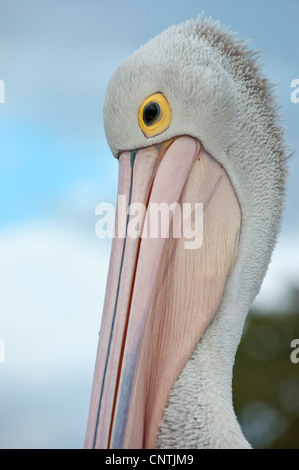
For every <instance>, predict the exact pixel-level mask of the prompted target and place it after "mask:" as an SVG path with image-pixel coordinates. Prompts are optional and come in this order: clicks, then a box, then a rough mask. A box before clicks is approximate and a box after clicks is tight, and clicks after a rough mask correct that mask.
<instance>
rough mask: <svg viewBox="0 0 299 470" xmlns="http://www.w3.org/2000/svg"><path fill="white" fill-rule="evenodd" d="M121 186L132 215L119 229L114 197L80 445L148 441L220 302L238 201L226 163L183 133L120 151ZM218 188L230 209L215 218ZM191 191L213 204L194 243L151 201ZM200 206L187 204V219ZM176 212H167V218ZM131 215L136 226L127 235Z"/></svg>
mask: <svg viewBox="0 0 299 470" xmlns="http://www.w3.org/2000/svg"><path fill="white" fill-rule="evenodd" d="M194 187H196V188H199V189H196V190H194ZM200 188H201V189H200ZM202 188H204V189H202ZM118 196H122V197H124V196H125V201H126V203H125V210H126V214H129V215H127V216H126V218H125V223H124V226H123V230H122V227H121V224H122V222H121V220H123V219H122V218H121V217H120V215H121V214H120V208H119V207H118V212H117V214H116V223H115V234H116V237H115V238H114V240H113V245H112V252H111V259H110V266H109V273H108V281H107V288H106V297H105V303H104V311H103V317H102V325H101V330H100V337H99V347H98V353H97V359H96V365H95V373H94V381H93V389H92V396H91V404H90V412H89V420H88V427H87V435H86V443H85V447H86V448H153V447H154V445H155V443H156V440H157V435H158V432H159V423H160V421H161V419H162V416H163V410H164V408H165V406H166V404H167V400H168V396H169V393H170V391H171V388H172V387H173V385H174V383H175V381H176V379H177V378H178V375H179V373H180V372H181V370H182V368H183V367H184V365H185V363H186V361H187V360H188V357H189V356H190V354H191V352H192V350H193V348H194V347H195V345H196V344H197V342H198V340H199V338H200V337H201V335H202V334H203V332H204V330H205V328H206V327H207V325H208V323H209V322H210V321H211V319H212V318H213V316H214V314H215V312H216V311H217V308H218V306H219V303H220V300H221V296H222V292H223V288H224V284H225V281H226V278H227V276H228V274H229V272H230V270H231V268H232V265H233V262H234V259H235V255H236V251H237V244H238V236H239V228H240V210H239V206H238V202H237V200H236V196H235V194H234V191H233V189H232V187H231V184H230V182H229V180H228V178H227V176H226V174H225V172H224V170H223V168H222V167H221V166H220V165H219V164H218V163H216V162H215V160H213V159H212V157H210V156H209V155H208V154H206V153H205V152H204V151H203V150H202V149H201V148H200V144H199V142H198V141H197V140H196V139H193V138H191V137H187V136H184V137H179V138H177V139H174V140H172V141H170V142H166V143H165V144H161V145H160V146H155V147H149V148H146V149H141V150H139V151H133V152H123V153H121V154H120V156H119V186H118ZM200 198H201V199H200ZM224 198H225V199H226V202H227V200H228V198H229V201H230V210H229V214H230V215H229V216H227V213H225V219H226V220H221V221H220V223H219V214H220V215H221V214H222V212H223V199H224ZM190 201H191V202H195V201H197V202H198V201H202V203H203V204H202V206H201V207H202V209H203V211H205V210H206V212H211V211H212V213H213V216H212V215H211V214H210V216H209V217H208V218H207V224H208V228H207V229H208V231H209V233H210V232H212V238H211V237H210V238H209V243H207V244H206V246H205V245H203V246H202V243H200V244H199V245H198V246H197V247H196V249H195V250H189V249H186V246H185V245H184V237H181V238H176V237H175V236H174V232H173V231H174V228H172V230H169V236H168V237H167V236H165V234H162V233H161V230H162V231H163V229H161V230H160V231H159V230H157V227H156V225H157V224H156V222H157V221H156V220H154V217H153V214H154V212H153V211H152V210H151V209H152V207H155V205H156V206H157V205H161V204H164V205H166V206H167V207H174V206H173V205H175V207H176V209H177V208H178V207H179V208H180V207H181V206H183V204H184V202H190ZM136 203H139V205H140V203H142V204H143V207H145V210H144V211H141V212H140V213H139V217H138V219H136V217H134V214H132V211H131V212H130V209H131V208H132V207H133V206H134V204H136ZM214 206H215V209H213V207H214ZM219 206H220V208H219ZM199 212H200V211H197V212H196V210H193V212H192V213H189V218H188V220H189V223H190V221H191V220H192V221H193V223H194V219H195V218H196V215H198V214H199ZM226 212H227V211H226ZM175 214H176V212H175V211H173V212H171V211H170V212H169V215H170V218H169V220H168V224H167V227H168V228H169V225H170V223H171V221H172V218H174V217H175ZM201 214H202V212H201ZM215 217H216V222H215ZM222 218H223V217H222ZM183 220H184V222H185V221H186V218H183ZM201 220H202V219H201ZM217 220H218V222H217ZM180 222H181V223H180V224H179V225H180V226H181V227H182V225H184V222H183V223H182V218H180ZM136 225H137V226H138V229H139V232H138V233H139V236H134V235H132V233H133V232H134V231H133V230H132V228H134V227H135V228H136ZM210 225H212V226H211V227H210ZM219 225H220V226H221V233H222V234H223V235H224V242H222V243H221V241H220V242H219V240H217V236H218V235H219ZM223 225H224V228H223ZM196 228H197V229H198V227H196ZM134 233H135V234H136V232H134ZM157 234H158V235H157ZM204 234H205V232H203V235H204ZM215 234H216V235H217V236H216V238H215ZM213 237H214V238H213ZM213 240H214V242H215V246H213ZM185 241H186V240H185ZM201 242H202V240H201ZM215 247H216V248H215ZM224 249H225V256H223V252H224ZM210 265H211V266H213V265H214V266H215V269H212V268H211V267H210Z"/></svg>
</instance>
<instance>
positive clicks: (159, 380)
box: [86, 17, 286, 448]
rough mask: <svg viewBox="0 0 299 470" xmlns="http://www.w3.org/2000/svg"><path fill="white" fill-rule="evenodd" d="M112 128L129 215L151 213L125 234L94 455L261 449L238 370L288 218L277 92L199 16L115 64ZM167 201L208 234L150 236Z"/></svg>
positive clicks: (228, 38)
mask: <svg viewBox="0 0 299 470" xmlns="http://www.w3.org/2000/svg"><path fill="white" fill-rule="evenodd" d="M104 125H105V132H106V137H107V141H108V143H109V146H110V148H111V151H112V154H113V155H114V157H115V158H117V159H118V160H119V185H118V194H119V195H122V196H126V203H125V204H126V205H125V209H127V208H128V207H130V206H131V205H132V203H136V202H138V203H143V204H144V206H145V207H146V208H147V209H146V211H143V213H142V216H140V218H139V219H138V221H139V225H138V226H139V228H141V229H142V230H141V232H140V234H141V235H140V236H139V237H130V236H129V225H130V222H131V220H132V218H133V215H132V213H131V215H130V214H129V215H127V218H126V221H125V227H124V234H125V235H124V236H118V237H116V238H115V239H114V240H113V245H112V252H111V260H110V267H109V274H108V281H107V289H106V297H105V304H104V312H103V317H102V325H101V331H100V338H99V348H98V353H97V359H96V366H95V373H94V382H93V389H92V397H91V404H90V413H89V421H88V429H87V436H86V447H88V448H90V447H93V448H154V447H157V448H247V447H250V445H249V443H248V442H247V440H246V439H245V437H244V436H243V434H242V431H241V428H240V425H239V423H238V421H237V418H236V416H235V413H234V409H233V405H232V391H231V387H232V368H233V364H234V358H235V354H236V350H237V347H238V344H239V341H240V338H241V334H242V328H243V325H244V321H245V317H246V314H247V312H248V309H249V308H250V306H251V304H252V302H253V300H254V298H255V297H256V295H257V294H258V292H259V289H260V286H261V283H262V280H263V278H264V275H265V273H266V270H267V266H268V264H269V261H270V258H271V253H272V251H273V248H274V245H275V243H276V239H277V234H278V232H279V227H280V221H281V213H282V205H283V198H284V181H285V172H286V164H285V161H286V158H285V143H284V137H283V132H282V130H281V127H280V124H279V122H278V118H277V113H276V105H275V102H274V100H273V97H272V92H271V84H270V83H269V82H268V80H267V79H265V78H263V77H262V75H261V73H260V71H259V68H258V66H257V63H256V59H255V57H254V54H253V53H252V52H250V51H249V50H248V49H247V45H246V44H245V43H243V42H241V41H239V40H238V39H235V37H234V36H233V35H231V34H228V33H227V32H226V31H224V30H223V29H222V28H221V27H220V26H219V24H218V23H213V22H211V21H210V20H206V19H204V18H203V17H199V18H198V19H197V20H195V21H188V22H186V23H183V24H179V25H177V26H172V27H170V28H168V29H167V30H165V31H164V32H162V33H161V34H160V35H158V36H156V37H155V38H154V39H152V40H150V41H149V42H148V43H147V44H146V45H144V46H143V47H141V48H140V49H139V50H137V51H136V52H135V53H133V54H132V55H131V56H130V57H128V58H127V59H126V60H125V61H124V62H123V63H122V64H121V65H120V66H119V67H118V68H117V69H116V70H115V72H114V73H113V75H112V77H111V80H110V82H109V84H108V88H107V93H106V99H105V105H104ZM162 203H164V204H166V205H167V207H170V206H171V205H172V204H175V206H174V207H175V208H176V209H175V210H174V211H173V212H172V218H170V222H174V219H175V218H176V223H177V225H178V226H180V227H183V228H184V227H185V225H186V224H187V222H189V226H190V223H191V225H192V224H193V225H194V226H195V229H196V230H201V231H202V240H201V243H199V244H198V246H195V247H194V246H193V247H192V248H191V249H190V246H188V245H187V244H186V242H187V241H188V240H187V238H188V237H187V236H186V234H185V236H184V234H182V236H181V237H176V236H175V234H174V231H175V224H174V223H173V224H171V223H170V226H169V236H168V237H163V236H145V231H146V230H149V226H151V225H153V213H152V212H151V211H150V208H151V207H154V205H155V204H156V207H157V205H159V204H162ZM186 203H188V204H190V205H191V207H192V209H191V212H190V213H189V216H188V217H187V216H185V215H184V214H183V216H182V217H181V218H180V219H179V222H177V220H178V218H177V212H176V211H177V208H182V207H184V204H185V205H186ZM199 203H201V204H199ZM199 215H201V219H200V220H202V225H197V224H196V223H195V222H196V220H198V218H200V217H199ZM119 220H120V219H118V217H116V229H117V228H119V225H120V221H119ZM187 225H188V224H187ZM193 225H192V226H193ZM189 228H190V227H189ZM147 233H148V232H147ZM143 235H144V236H143ZM160 235H161V234H160ZM189 241H190V240H189Z"/></svg>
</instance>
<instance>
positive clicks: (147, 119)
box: [143, 103, 160, 126]
mask: <svg viewBox="0 0 299 470" xmlns="http://www.w3.org/2000/svg"><path fill="white" fill-rule="evenodd" d="M159 114H160V106H159V105H158V103H149V104H147V105H146V107H145V108H144V111H143V121H144V123H145V124H146V125H147V126H150V125H151V124H152V123H153V121H155V120H156V119H157V117H158V116H159Z"/></svg>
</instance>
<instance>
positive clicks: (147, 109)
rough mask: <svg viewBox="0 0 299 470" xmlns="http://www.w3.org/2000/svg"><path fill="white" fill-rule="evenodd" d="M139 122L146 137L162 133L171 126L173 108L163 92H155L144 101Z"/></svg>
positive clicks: (139, 114) (140, 109)
mask: <svg viewBox="0 0 299 470" xmlns="http://www.w3.org/2000/svg"><path fill="white" fill-rule="evenodd" d="M138 122H139V126H140V128H141V130H142V132H143V133H144V135H145V136H146V137H154V136H156V135H158V134H161V133H162V132H164V131H165V130H166V129H167V128H168V127H169V125H170V122H171V109H170V106H169V104H168V101H167V99H166V98H165V96H164V95H163V94H162V93H160V92H158V93H154V94H153V95H151V96H149V97H148V98H146V99H145V100H144V101H143V103H142V105H141V106H140V108H139V113H138Z"/></svg>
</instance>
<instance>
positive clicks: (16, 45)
mask: <svg viewBox="0 0 299 470" xmlns="http://www.w3.org/2000/svg"><path fill="white" fill-rule="evenodd" d="M202 11H204V12H205V15H206V16H208V17H209V16H212V17H213V18H214V19H215V20H216V19H217V20H220V22H221V23H222V24H223V25H225V26H226V27H228V29H229V30H231V31H235V32H237V33H238V35H239V36H240V37H241V38H242V39H250V40H251V47H252V48H253V49H257V50H261V51H262V59H261V63H263V64H264V73H265V74H266V75H267V76H269V77H270V78H271V79H272V80H273V81H274V82H275V83H276V84H277V85H276V95H277V98H278V101H279V102H280V104H281V113H282V114H283V116H284V122H285V125H286V127H287V129H288V134H287V140H288V143H289V146H290V151H293V150H295V154H294V156H293V157H292V159H291V160H290V175H289V191H288V195H287V201H286V212H285V217H284V223H283V230H282V236H281V243H280V245H279V247H278V248H277V250H276V252H275V255H274V258H273V270H272V271H271V270H270V271H271V272H272V274H270V277H269V278H268V281H267V282H265V287H264V290H263V291H262V293H263V297H262V300H263V302H264V304H263V305H265V303H266V304H267V302H269V304H270V302H271V299H273V290H274V289H275V291H277V292H279V293H281V294H283V290H284V288H285V287H286V286H287V285H288V283H290V282H295V280H296V279H298V268H297V266H298V265H299V262H298V261H299V259H298V253H299V248H298V229H299V217H298V195H299V194H298V192H299V189H298V180H299V163H298V152H297V150H296V149H297V148H298V145H299V137H298V135H299V133H298V128H299V103H298V104H294V103H292V102H291V100H290V93H291V91H292V90H291V88H290V83H291V81H292V80H293V79H295V78H299V63H298V62H299V60H298V41H299V32H298V31H299V29H298V17H299V1H298V0H285V1H283V2H282V1H281V0H272V1H271V2H266V1H261V0H258V1H257V0H252V1H251V2H245V1H237V0H229V1H223V0H209V1H199V0H197V1H191V0H186V1H184V2H181V1H161V0H159V1H158V0H152V1H150V2H149V1H141V0H139V1H137V0H134V1H125V2H124V1H120V0H119V1H116V0H109V1H96V0H87V1H83V0H80V1H79V0H72V1H71V0H68V1H67V0H62V1H58V0H52V1H49V0H44V1H43V2H40V1H37V0H26V2H24V1H22V0H7V1H4V0H1V2H0V79H2V80H3V81H4V83H5V103H4V104H0V255H1V259H2V260H3V262H2V263H1V266H0V278H1V279H2V281H3V284H2V285H4V286H5V292H4V295H2V299H1V301H0V309H1V310H0V313H1V317H0V321H1V323H0V339H2V340H3V341H5V345H6V361H5V364H0V380H1V384H2V385H1V391H0V395H1V394H2V395H1V397H0V417H1V418H0V422H1V423H2V424H1V425H0V447H5V446H6V447H14V446H24V447H36V446H40V447H59V446H60V447H64V446H68V447H81V446H82V443H83V439H84V431H85V424H86V414H87V409H88V402H89V392H90V386H91V377H92V370H93V363H94V356H95V348H96V343H97V331H98V327H99V322H100V314H101V305H102V300H103V293H104V288H105V278H106V271H107V264H108V258H109V246H110V243H109V242H106V241H99V240H97V239H96V238H95V235H94V227H95V223H96V217H95V214H94V210H95V207H96V205H97V204H98V203H99V202H103V201H105V202H106V201H107V202H110V201H113V200H114V198H115V193H116V185H117V162H116V161H115V160H114V159H113V158H112V156H111V155H110V151H109V148H108V146H107V144H106V141H105V136H104V131H103V122H102V107H103V100H104V94H105V88H106V85H107V82H108V80H109V77H110V75H111V73H112V71H113V70H114V68H115V67H116V66H117V65H118V64H119V62H121V61H122V60H123V59H124V58H125V57H127V56H128V55H129V54H130V53H132V52H133V51H134V50H135V49H137V48H138V47H139V46H140V45H142V44H143V43H145V42H146V41H147V40H148V39H150V38H151V37H153V36H154V35H156V34H158V33H159V32H160V31H162V30H163V29H164V28H166V27H168V26H170V25H171V24H174V23H178V22H181V21H184V20H186V19H189V18H195V17H196V16H197V15H198V14H199V13H201V12H202ZM296 256H297V262H296V258H295V257H296ZM86 273H88V275H86ZM45 299H46V300H45ZM82 312H84V318H82ZM70 325H71V326H70ZM49 335H50V337H49ZM41 338H43V340H41ZM24 351H26V354H25V353H24ZM57 377H58V379H57ZM53 382H55V383H56V385H57V386H56V388H55V384H53ZM20 388H21V389H22V390H23V401H24V402H23V404H22V402H20V400H19V399H18V398H17V394H16V390H19V389H20ZM59 390H60V391H61V393H60V392H59ZM74 390H75V391H76V392H74ZM13 391H14V392H13ZM15 394H16V395H15ZM41 394H42V396H43V397H44V401H43V400H42V399H41ZM67 397H68V398H67ZM70 397H71V398H70ZM66 400H67V401H68V405H67V406H65V402H66ZM55 410H56V411H57V413H55ZM63 410H65V413H64V412H63ZM53 413H54V416H57V415H59V418H56V421H55V418H54V417H53ZM63 413H64V414H63ZM22 416H23V417H22ZM70 417H72V418H70ZM30 420H31V425H30V426H29V424H28V422H29V421H30ZM45 420H47V422H49V426H48V427H47V430H45V429H44V423H45ZM59 420H60V421H59ZM57 427H59V429H60V431H59V432H58V434H57ZM41 429H43V430H44V432H41Z"/></svg>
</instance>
